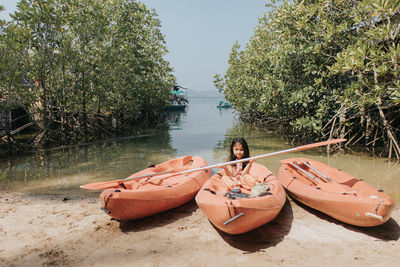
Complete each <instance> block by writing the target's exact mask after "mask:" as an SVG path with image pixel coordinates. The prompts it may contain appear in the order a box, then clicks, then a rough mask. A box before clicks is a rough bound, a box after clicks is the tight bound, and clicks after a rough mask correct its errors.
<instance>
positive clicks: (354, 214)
mask: <svg viewBox="0 0 400 267" xmlns="http://www.w3.org/2000/svg"><path fill="white" fill-rule="evenodd" d="M281 162H282V166H281V167H280V169H279V173H278V178H279V179H280V180H281V182H282V185H283V187H284V188H285V189H286V190H287V192H288V193H289V195H291V196H292V197H293V198H294V199H296V200H298V201H300V202H301V203H303V204H305V205H307V206H309V207H311V208H313V209H316V210H319V211H321V212H323V213H326V214H328V215H329V216H331V217H333V218H335V219H337V220H339V221H342V222H345V223H348V224H352V225H356V226H376V225H380V224H383V223H385V222H386V221H387V220H389V218H390V214H391V212H392V211H393V209H394V202H393V200H392V199H391V198H390V197H389V196H388V195H387V194H385V193H383V191H382V190H377V189H375V188H374V187H372V186H371V185H369V184H367V183H366V182H364V181H362V180H360V179H359V178H357V177H354V176H352V175H350V174H348V173H345V172H343V171H341V170H338V169H335V168H333V167H330V166H328V165H325V164H323V163H321V162H318V161H316V160H311V159H306V158H291V159H285V160H282V161H281Z"/></svg>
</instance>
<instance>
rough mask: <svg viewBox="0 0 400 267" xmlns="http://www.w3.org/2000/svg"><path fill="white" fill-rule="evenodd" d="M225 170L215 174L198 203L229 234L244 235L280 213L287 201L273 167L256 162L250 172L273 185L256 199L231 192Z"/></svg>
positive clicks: (244, 191) (203, 188)
mask: <svg viewBox="0 0 400 267" xmlns="http://www.w3.org/2000/svg"><path fill="white" fill-rule="evenodd" d="M223 173H224V171H221V172H219V173H216V174H215V175H213V176H212V177H211V179H210V180H208V181H207V182H205V184H204V185H203V187H202V188H201V189H200V191H199V193H197V196H196V202H197V205H198V206H199V207H200V209H201V210H202V211H203V212H204V213H205V214H206V216H207V217H208V219H209V220H210V221H211V223H212V224H213V225H215V226H216V227H217V228H219V229H220V230H222V231H224V232H226V233H228V234H241V233H245V232H248V231H250V230H253V229H255V228H257V227H259V226H261V225H263V224H266V223H268V222H269V221H271V220H273V219H274V218H275V217H276V216H277V215H278V213H279V212H280V210H281V209H282V207H283V205H284V203H285V201H286V194H285V190H284V189H283V187H282V186H281V184H280V182H279V180H278V179H277V178H276V177H275V175H274V174H273V173H272V172H271V171H270V170H268V169H267V168H266V167H264V166H263V165H261V164H258V163H253V166H252V167H251V169H250V174H251V175H252V176H253V177H255V178H256V179H257V180H258V181H262V183H263V184H264V185H265V186H268V187H269V188H270V189H269V194H268V195H264V196H260V197H254V198H244V197H235V198H232V197H231V196H229V195H227V194H226V193H227V192H228V191H229V190H228V187H227V186H226V185H225V184H224V183H223V182H222V180H221V176H222V175H223ZM240 190H241V192H242V193H243V194H248V193H249V191H248V190H246V189H244V188H240ZM228 193H229V192H228ZM232 195H234V194H232Z"/></svg>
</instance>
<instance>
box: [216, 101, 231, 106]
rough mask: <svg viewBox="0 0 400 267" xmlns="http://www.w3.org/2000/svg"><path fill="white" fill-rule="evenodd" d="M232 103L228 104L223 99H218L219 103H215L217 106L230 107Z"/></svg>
mask: <svg viewBox="0 0 400 267" xmlns="http://www.w3.org/2000/svg"><path fill="white" fill-rule="evenodd" d="M231 107H232V105H231V104H229V103H228V102H224V101H222V100H221V101H219V104H218V105H217V108H231Z"/></svg>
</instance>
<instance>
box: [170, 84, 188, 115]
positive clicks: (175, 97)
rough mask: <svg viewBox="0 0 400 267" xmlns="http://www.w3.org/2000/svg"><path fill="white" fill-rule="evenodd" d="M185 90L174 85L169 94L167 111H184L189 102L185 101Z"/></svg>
mask: <svg viewBox="0 0 400 267" xmlns="http://www.w3.org/2000/svg"><path fill="white" fill-rule="evenodd" d="M183 90H187V88H185V87H183V86H180V85H174V86H173V88H172V90H171V91H170V92H169V93H170V95H169V99H168V101H169V103H170V105H169V107H167V109H166V110H167V111H185V109H186V107H187V106H188V104H189V101H188V100H187V99H188V97H187V93H186V91H183Z"/></svg>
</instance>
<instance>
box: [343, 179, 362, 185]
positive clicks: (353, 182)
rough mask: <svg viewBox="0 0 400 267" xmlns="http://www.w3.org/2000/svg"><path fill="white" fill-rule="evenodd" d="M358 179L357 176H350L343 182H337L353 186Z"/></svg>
mask: <svg viewBox="0 0 400 267" xmlns="http://www.w3.org/2000/svg"><path fill="white" fill-rule="evenodd" d="M359 181H360V180H359V179H357V178H351V179H349V180H347V181H344V182H339V184H342V185H347V186H349V187H353V186H354V185H355V184H356V183H357V182H359Z"/></svg>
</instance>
